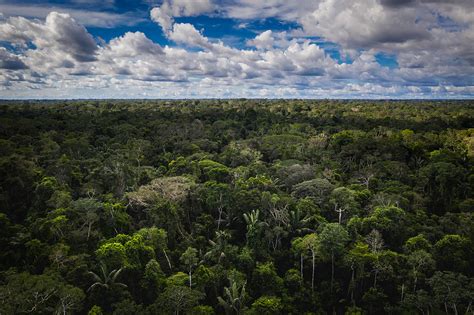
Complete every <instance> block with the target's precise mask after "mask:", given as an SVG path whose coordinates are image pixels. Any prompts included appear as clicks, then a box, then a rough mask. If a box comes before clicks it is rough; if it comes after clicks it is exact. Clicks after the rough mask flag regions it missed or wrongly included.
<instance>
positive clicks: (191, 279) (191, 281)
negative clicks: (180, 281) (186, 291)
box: [189, 267, 193, 289]
mask: <svg viewBox="0 0 474 315" xmlns="http://www.w3.org/2000/svg"><path fill="white" fill-rule="evenodd" d="M192 283H193V278H192V275H191V267H189V288H190V289H191V286H192Z"/></svg>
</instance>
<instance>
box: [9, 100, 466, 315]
mask: <svg viewBox="0 0 474 315" xmlns="http://www.w3.org/2000/svg"><path fill="white" fill-rule="evenodd" d="M473 161H474V103H473V102H472V101H331V100H321V101H303V100H274V101H264V100H246V99H240V100H180V101H151V100H150V101H146V100H137V101H123V100H122V101H105V100H102V101H94V100H91V101H89V100H88V101H55V102H53V101H49V102H46V101H44V102H41V101H24V102H7V101H4V102H2V103H0V246H1V247H0V248H1V251H0V314H25V313H31V314H52V313H55V314H196V315H198V314H259V315H262V314H333V313H334V314H417V313H419V314H444V313H446V314H474V306H473V305H472V303H473V301H474V268H473V266H472V265H473V264H474V245H473V244H474V216H473V215H474V214H473V210H474V164H473Z"/></svg>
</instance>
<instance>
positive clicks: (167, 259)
mask: <svg viewBox="0 0 474 315" xmlns="http://www.w3.org/2000/svg"><path fill="white" fill-rule="evenodd" d="M163 254H165V258H166V261H167V262H168V266H169V267H170V271H171V270H172V268H171V261H170V259H169V258H168V255H167V254H166V251H165V249H164V248H163Z"/></svg>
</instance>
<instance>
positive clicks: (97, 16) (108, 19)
mask: <svg viewBox="0 0 474 315" xmlns="http://www.w3.org/2000/svg"><path fill="white" fill-rule="evenodd" d="M105 2H106V1H100V3H97V2H96V3H95V4H94V7H95V8H97V6H100V5H101V4H102V5H103V4H104V3H105ZM91 5H92V3H91ZM51 11H55V12H60V13H67V14H69V15H70V16H72V17H73V18H74V19H75V20H76V21H78V22H80V23H81V24H83V25H86V26H93V27H105V28H112V27H115V26H122V25H126V26H132V25H136V24H138V23H140V22H143V21H144V19H143V18H142V17H140V16H137V15H136V14H134V13H123V14H117V13H111V12H102V11H91V10H83V9H75V8H70V7H51V6H41V5H20V4H1V3H0V12H2V13H3V15H5V16H8V17H10V16H23V17H29V18H40V19H45V18H46V17H47V16H48V14H49V13H50V12H51Z"/></svg>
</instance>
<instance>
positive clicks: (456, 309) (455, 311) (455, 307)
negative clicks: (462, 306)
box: [453, 303, 458, 315]
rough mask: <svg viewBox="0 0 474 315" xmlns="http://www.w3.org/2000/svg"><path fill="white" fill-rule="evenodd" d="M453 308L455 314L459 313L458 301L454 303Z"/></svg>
mask: <svg viewBox="0 0 474 315" xmlns="http://www.w3.org/2000/svg"><path fill="white" fill-rule="evenodd" d="M453 309H454V315H458V308H457V306H456V303H453Z"/></svg>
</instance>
